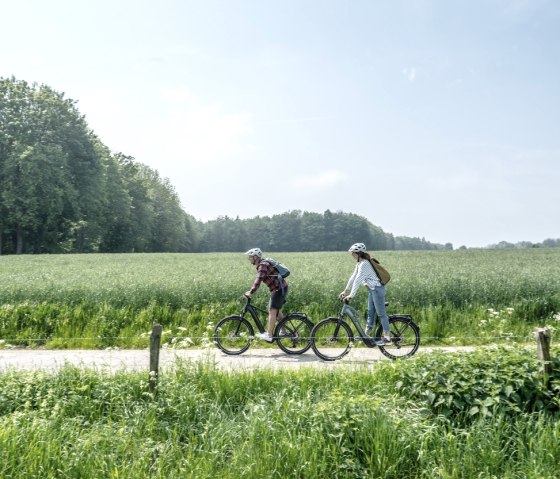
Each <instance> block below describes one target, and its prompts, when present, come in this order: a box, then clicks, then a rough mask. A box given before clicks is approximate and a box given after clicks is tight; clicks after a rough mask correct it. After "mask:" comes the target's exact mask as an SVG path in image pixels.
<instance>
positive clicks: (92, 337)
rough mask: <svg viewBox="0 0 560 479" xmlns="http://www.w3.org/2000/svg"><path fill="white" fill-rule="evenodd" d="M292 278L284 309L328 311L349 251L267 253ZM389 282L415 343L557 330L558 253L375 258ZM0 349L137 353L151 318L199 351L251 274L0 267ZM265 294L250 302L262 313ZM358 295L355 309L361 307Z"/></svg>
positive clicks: (200, 262)
mask: <svg viewBox="0 0 560 479" xmlns="http://www.w3.org/2000/svg"><path fill="white" fill-rule="evenodd" d="M274 256H275V257H277V258H278V259H280V260H282V261H283V262H284V263H286V264H287V265H288V266H289V267H290V269H291V271H292V274H291V276H290V277H289V284H290V295H289V301H288V303H287V305H286V308H285V309H286V311H303V312H306V313H307V314H308V315H309V316H310V317H311V318H312V320H314V321H319V320H320V319H323V318H324V317H326V316H332V315H335V314H336V313H337V310H338V308H339V304H338V302H337V299H336V297H337V295H338V293H339V292H340V291H341V290H342V289H343V288H344V286H345V284H346V281H347V279H348V277H349V276H350V274H351V272H352V268H353V265H354V263H353V262H352V259H351V257H350V256H349V255H348V254H347V253H342V252H329V253H276V254H274ZM377 256H378V258H379V259H380V260H381V261H382V263H383V264H384V265H385V266H386V267H387V268H388V269H389V271H390V272H391V274H392V277H393V279H392V280H391V282H390V283H389V285H388V287H387V291H388V292H387V300H388V301H389V303H390V306H389V312H402V313H409V314H412V315H413V317H414V319H415V321H416V322H417V323H418V324H419V325H420V327H421V331H422V338H423V341H422V342H423V344H431V343H433V344H476V343H488V342H495V341H502V340H506V339H507V338H510V339H509V340H510V341H511V340H524V338H527V337H529V336H530V335H531V334H532V331H533V330H534V328H535V327H537V326H545V325H548V326H551V327H554V326H555V325H557V324H558V320H559V317H560V316H559V313H560V249H526V250H458V251H414V252H380V253H379V254H378V255H377ZM0 262H1V268H0V298H1V306H0V340H2V341H3V344H4V345H6V344H24V345H29V346H33V345H46V346H47V347H105V346H113V345H116V346H121V347H143V346H145V345H146V344H147V341H148V339H147V337H148V335H149V332H150V329H151V325H152V324H153V322H154V321H157V322H159V323H161V324H162V325H163V326H164V330H165V331H166V334H165V337H164V339H165V341H167V342H169V343H171V342H174V343H177V342H180V343H181V344H186V343H185V341H183V340H184V339H185V338H188V342H189V343H190V342H192V343H193V344H195V345H198V344H200V343H201V341H203V339H204V338H207V337H208V326H209V325H212V324H215V322H216V321H217V320H218V319H220V318H221V317H223V316H225V315H227V314H232V313H235V312H239V310H240V309H241V307H242V305H241V302H240V301H239V298H240V296H241V295H242V293H243V292H244V291H246V290H247V289H248V287H249V286H250V285H251V283H252V281H253V277H254V269H253V267H252V266H251V265H250V264H249V263H248V261H247V260H246V257H245V256H244V255H243V254H242V253H238V254H237V253H236V254H234V253H212V254H99V255H41V256H4V257H1V258H0ZM267 298H268V292H267V291H266V288H265V287H263V288H261V290H260V291H259V293H258V294H257V297H256V304H259V303H260V304H261V305H262V306H265V305H266V303H267ZM365 299H366V292H365V290H364V289H363V288H362V291H361V292H360V294H359V295H358V296H357V298H356V299H355V303H354V306H358V307H359V309H362V310H363V309H365Z"/></svg>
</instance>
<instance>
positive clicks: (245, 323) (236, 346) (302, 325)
mask: <svg viewBox="0 0 560 479" xmlns="http://www.w3.org/2000/svg"><path fill="white" fill-rule="evenodd" d="M244 299H245V301H246V303H245V306H244V308H243V310H242V311H241V313H240V314H234V315H232V316H227V317H225V318H223V319H221V320H220V321H218V324H216V328H215V329H214V342H215V343H216V345H217V346H218V348H220V349H221V350H222V351H223V352H224V353H226V354H232V355H234V354H241V353H244V352H245V351H247V349H249V347H250V346H251V343H252V341H253V339H255V329H254V328H253V325H252V324H251V322H250V321H249V320H248V319H247V318H246V317H245V316H246V315H247V314H249V315H250V317H251V318H253V322H254V324H255V325H256V327H257V329H258V330H259V332H260V333H264V332H265V331H266V324H263V322H262V321H261V320H260V318H259V312H260V313H264V314H265V315H267V317H268V311H266V310H265V309H262V308H259V307H257V306H255V305H253V304H251V298H247V297H246V296H244ZM312 329H313V322H312V321H311V320H310V319H309V318H308V317H307V315H306V314H305V313H289V314H287V315H286V316H284V317H283V318H282V319H281V320H280V321H279V322H278V323H277V324H276V327H275V329H274V336H273V339H274V340H275V341H276V343H277V344H278V346H279V347H280V349H281V350H282V351H284V352H285V353H287V354H303V353H305V352H306V351H307V350H308V349H309V348H310V347H311V330H312ZM280 332H282V334H280Z"/></svg>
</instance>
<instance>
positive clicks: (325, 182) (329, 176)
mask: <svg viewBox="0 0 560 479" xmlns="http://www.w3.org/2000/svg"><path fill="white" fill-rule="evenodd" d="M347 179H348V175H347V174H346V173H345V172H343V171H339V170H335V169H331V170H326V171H323V172H321V173H317V174H316V175H308V176H298V177H296V178H294V179H293V180H292V181H291V182H290V185H291V186H292V187H293V188H307V189H312V190H314V191H324V190H328V189H331V188H333V187H334V186H337V185H339V184H342V183H344V182H346V180H347Z"/></svg>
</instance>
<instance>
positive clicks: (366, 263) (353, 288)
mask: <svg viewBox="0 0 560 479" xmlns="http://www.w3.org/2000/svg"><path fill="white" fill-rule="evenodd" d="M348 252H349V253H352V257H353V258H354V259H355V260H356V262H357V263H358V264H357V265H356V268H355V269H354V272H353V273H352V276H350V279H349V280H348V284H347V285H346V288H344V291H342V293H340V295H339V298H340V299H341V300H344V301H348V302H349V301H350V300H351V299H352V298H353V297H354V296H355V295H356V293H357V291H358V288H359V287H360V285H362V284H363V285H364V286H365V287H366V288H367V290H368V319H367V322H366V335H368V336H371V333H372V330H373V325H374V323H375V315H376V314H377V315H378V316H379V319H381V326H382V327H383V335H384V337H383V338H378V339H376V341H375V343H376V344H377V345H378V346H382V345H384V344H390V343H391V339H390V332H389V318H388V316H387V311H386V310H385V286H383V285H382V284H381V281H380V280H379V278H378V277H377V274H375V270H374V269H373V266H372V265H371V257H370V255H369V253H368V252H367V250H366V245H365V244H364V243H355V244H353V245H352V246H350V249H349V250H348ZM348 290H350V294H348V295H347V294H346V292H347V291H348Z"/></svg>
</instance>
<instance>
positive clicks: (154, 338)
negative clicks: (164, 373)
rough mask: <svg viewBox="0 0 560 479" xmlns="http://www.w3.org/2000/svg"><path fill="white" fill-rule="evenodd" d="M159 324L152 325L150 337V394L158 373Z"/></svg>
mask: <svg viewBox="0 0 560 479" xmlns="http://www.w3.org/2000/svg"><path fill="white" fill-rule="evenodd" d="M162 329H163V328H162V327H161V324H158V323H154V326H153V328H152V335H151V336H150V380H149V384H150V392H154V391H155V390H156V387H157V382H158V373H159V346H160V343H161V332H162Z"/></svg>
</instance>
